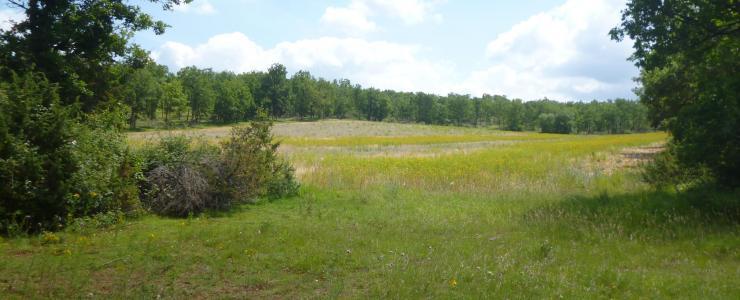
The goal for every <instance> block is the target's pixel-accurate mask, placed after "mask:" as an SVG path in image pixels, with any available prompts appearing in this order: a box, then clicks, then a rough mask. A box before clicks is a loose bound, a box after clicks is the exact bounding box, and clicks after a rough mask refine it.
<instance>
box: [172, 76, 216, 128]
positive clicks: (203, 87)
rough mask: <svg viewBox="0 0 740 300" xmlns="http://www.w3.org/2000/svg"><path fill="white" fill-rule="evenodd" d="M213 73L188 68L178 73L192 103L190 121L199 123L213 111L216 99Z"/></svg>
mask: <svg viewBox="0 0 740 300" xmlns="http://www.w3.org/2000/svg"><path fill="white" fill-rule="evenodd" d="M212 75H213V71H211V70H210V69H205V70H201V69H198V68H196V67H186V68H183V69H181V70H180V71H179V72H177V76H178V78H179V79H180V82H181V83H182V87H183V91H184V92H185V95H187V98H188V102H189V103H190V116H189V118H190V121H191V122H194V123H197V122H199V121H200V120H201V119H204V118H205V117H207V116H208V114H209V113H211V112H212V111H213V106H214V101H215V98H216V95H215V92H214V90H213V80H212V79H213V78H212Z"/></svg>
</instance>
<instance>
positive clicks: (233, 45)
mask: <svg viewBox="0 0 740 300" xmlns="http://www.w3.org/2000/svg"><path fill="white" fill-rule="evenodd" d="M623 4H624V3H623V2H622V0H614V1H610V0H598V1H597V0H567V1H566V2H565V3H564V4H563V5H561V6H559V7H557V8H554V9H552V10H550V11H547V12H543V13H540V14H537V15H534V16H532V17H530V18H528V19H527V20H525V21H523V22H521V23H519V24H517V25H515V26H514V27H512V28H511V29H510V30H508V31H507V32H504V33H501V34H500V35H499V36H498V37H497V38H496V39H494V40H493V41H491V42H490V43H489V44H488V46H487V47H486V49H484V50H485V51H482V52H484V53H485V55H486V59H485V62H484V63H481V64H480V66H476V67H473V68H469V70H471V71H468V72H464V73H463V72H459V70H458V69H456V66H455V65H454V64H452V63H450V62H448V61H439V60H431V59H425V58H424V55H425V51H424V49H423V48H422V47H420V46H418V45H410V44H402V43H393V42H386V41H368V40H366V39H362V38H337V37H321V38H315V39H302V40H296V41H286V42H282V43H278V44H277V45H275V46H274V47H272V48H269V47H263V46H261V45H258V44H257V43H255V42H253V41H252V40H250V39H249V38H248V37H247V36H245V35H244V34H242V33H239V32H235V33H227V34H220V35H216V36H214V37H212V38H210V39H209V40H208V41H207V42H205V43H203V44H200V45H196V46H189V45H185V44H181V43H177V42H167V43H165V44H164V45H163V46H162V47H161V48H160V49H159V50H158V51H155V52H154V53H153V56H154V57H155V59H156V60H157V61H159V62H160V63H164V64H167V65H169V66H170V67H171V68H173V69H174V70H177V69H179V68H182V67H184V66H189V65H196V66H199V67H212V68H214V69H215V70H231V71H235V72H248V71H253V70H266V69H267V68H268V67H269V65H270V64H272V63H275V62H279V63H282V64H284V65H286V66H287V67H288V69H289V70H291V71H297V70H301V69H304V70H309V71H311V72H312V73H314V74H315V75H318V76H322V77H325V78H329V79H333V78H348V79H350V80H352V81H353V82H357V83H360V84H362V85H364V86H373V87H377V88H381V89H396V90H403V91H425V92H432V93H437V94H446V93H448V92H456V93H470V94H473V95H481V94H483V93H488V94H503V95H507V96H509V97H515V98H522V99H524V100H532V99H540V98H543V97H548V98H551V99H556V100H591V99H594V98H596V99H605V98H609V97H620V96H621V97H629V96H630V95H631V92H630V90H631V88H632V87H633V86H634V83H633V82H632V81H631V77H632V76H636V75H637V70H636V68H635V67H634V66H633V65H632V64H631V63H630V62H627V61H626V58H627V57H628V56H629V54H630V53H631V49H630V47H629V45H630V44H631V43H630V42H629V41H627V42H624V43H622V44H618V43H615V42H613V41H611V40H610V39H609V37H608V35H607V33H608V31H609V29H610V28H611V27H612V26H614V25H615V24H617V23H618V21H619V10H620V8H621V7H622V5H623ZM358 9H360V8H358ZM368 22H369V21H368ZM360 27H362V26H360ZM482 50H483V49H482Z"/></svg>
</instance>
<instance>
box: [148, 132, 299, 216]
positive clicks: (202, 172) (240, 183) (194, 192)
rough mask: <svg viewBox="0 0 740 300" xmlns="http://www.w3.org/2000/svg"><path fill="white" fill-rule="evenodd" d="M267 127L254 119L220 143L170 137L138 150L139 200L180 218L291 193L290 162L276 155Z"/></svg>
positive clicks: (293, 189) (294, 188) (295, 188)
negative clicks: (143, 176) (141, 179)
mask: <svg viewBox="0 0 740 300" xmlns="http://www.w3.org/2000/svg"><path fill="white" fill-rule="evenodd" d="M271 126H272V124H271V123H270V122H268V121H254V122H252V123H251V124H250V126H243V127H234V128H233V130H232V132H231V137H230V138H229V139H228V140H226V141H224V142H223V143H222V144H221V145H220V147H217V146H213V145H210V144H208V143H206V142H203V141H200V142H195V141H193V140H192V139H191V138H188V137H184V136H174V137H167V138H163V139H161V140H160V141H159V143H158V144H157V145H156V146H155V147H149V148H145V149H143V150H142V154H141V155H142V157H143V161H144V172H145V174H146V180H145V181H144V182H143V184H142V191H143V194H144V195H145V197H144V202H145V204H146V205H147V206H148V207H149V209H151V210H152V211H154V212H156V213H158V214H162V215H169V216H178V217H184V216H188V215H190V214H195V213H200V212H203V211H205V210H209V209H219V210H223V209H228V208H230V207H232V206H233V205H236V204H243V203H250V202H253V201H255V200H256V199H257V198H259V197H267V198H270V199H276V198H281V197H285V196H292V195H295V194H296V193H297V191H298V183H297V182H296V179H295V176H294V174H293V169H292V167H291V166H290V164H289V163H288V162H286V161H284V160H282V159H281V158H279V157H278V156H277V152H276V151H277V148H278V146H279V144H277V143H274V142H273V141H272V135H271V134H270V127H271Z"/></svg>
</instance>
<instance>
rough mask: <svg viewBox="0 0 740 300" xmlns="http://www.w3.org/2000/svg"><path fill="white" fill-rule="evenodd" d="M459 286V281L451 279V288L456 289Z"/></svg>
mask: <svg viewBox="0 0 740 300" xmlns="http://www.w3.org/2000/svg"><path fill="white" fill-rule="evenodd" d="M456 286H457V280H455V278H452V279H450V287H453V288H454V287H456Z"/></svg>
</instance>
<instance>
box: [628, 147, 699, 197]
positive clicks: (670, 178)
mask: <svg viewBox="0 0 740 300" xmlns="http://www.w3.org/2000/svg"><path fill="white" fill-rule="evenodd" d="M642 178H643V180H644V181H645V182H647V183H649V184H650V185H652V186H655V187H658V188H665V187H673V188H674V189H675V190H676V191H677V192H678V191H681V190H682V189H686V188H689V187H692V186H697V185H703V184H708V183H710V181H711V180H712V179H711V176H710V174H709V171H708V170H707V169H705V168H689V167H686V166H684V165H682V164H681V163H680V162H679V160H678V159H676V154H675V146H674V145H673V144H669V145H668V149H667V150H666V151H663V152H661V153H658V154H657V155H656V156H655V158H654V159H653V160H652V161H650V162H649V163H647V164H645V165H644V167H643V170H642Z"/></svg>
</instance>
